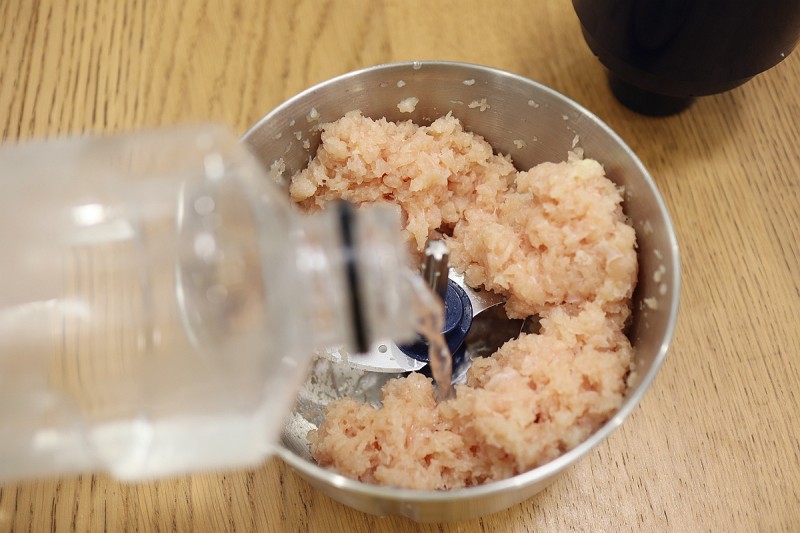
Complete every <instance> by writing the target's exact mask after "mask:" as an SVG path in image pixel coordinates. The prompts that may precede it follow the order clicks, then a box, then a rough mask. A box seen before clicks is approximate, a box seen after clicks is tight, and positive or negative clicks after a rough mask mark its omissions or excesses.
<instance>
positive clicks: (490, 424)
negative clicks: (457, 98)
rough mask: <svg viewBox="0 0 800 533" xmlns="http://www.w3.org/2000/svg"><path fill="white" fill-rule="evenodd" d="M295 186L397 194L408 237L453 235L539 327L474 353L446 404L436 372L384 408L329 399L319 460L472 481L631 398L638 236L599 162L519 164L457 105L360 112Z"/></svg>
mask: <svg viewBox="0 0 800 533" xmlns="http://www.w3.org/2000/svg"><path fill="white" fill-rule="evenodd" d="M290 193H291V195H292V197H293V199H294V200H295V201H297V202H299V203H300V204H301V205H302V206H303V207H305V208H306V209H309V210H314V209H318V208H321V207H323V206H324V205H325V204H326V203H327V202H329V201H331V200H334V199H346V200H349V201H351V202H354V203H356V204H363V203H373V202H382V201H389V202H394V203H396V204H398V205H399V206H400V208H401V210H402V211H403V213H404V214H405V217H406V218H405V220H406V225H405V231H406V234H407V237H408V240H409V242H410V244H411V245H412V246H413V247H415V248H416V249H417V250H421V249H422V248H423V247H424V246H425V243H426V242H427V240H428V238H429V237H431V236H432V235H436V234H437V232H444V233H447V234H451V236H450V237H448V244H449V245H450V248H451V261H452V262H453V265H454V266H455V267H457V268H459V269H461V270H463V271H464V272H465V275H466V280H467V282H468V283H469V284H470V285H472V286H484V287H485V288H486V289H489V290H493V291H496V292H500V293H502V294H504V295H505V296H506V297H507V298H508V301H507V304H506V311H507V312H508V314H509V315H510V316H514V317H524V316H530V315H539V316H540V317H541V324H542V328H541V331H540V333H539V334H530V335H522V336H521V337H520V338H519V339H515V340H513V341H510V342H508V343H506V344H505V345H504V346H503V347H502V348H500V350H498V351H497V352H496V353H495V354H494V355H493V356H492V357H489V358H485V359H479V360H477V361H475V362H474V363H473V367H472V368H471V369H470V372H469V374H468V381H467V384H466V385H460V386H458V387H457V388H456V397H455V398H454V399H452V400H448V401H445V402H442V403H440V404H438V405H437V404H436V402H435V401H434V396H433V385H432V383H431V381H430V380H429V379H428V378H425V377H424V376H422V375H420V374H411V375H410V376H408V377H407V378H403V379H397V380H392V381H390V382H389V383H387V384H386V385H385V386H384V389H383V403H382V407H381V408H377V409H376V408H374V407H372V406H370V405H366V404H362V403H359V402H357V401H355V400H352V399H350V398H344V399H342V400H339V401H337V402H334V403H332V404H331V405H330V406H329V407H328V410H327V412H326V421H325V422H324V423H323V424H322V425H321V426H320V427H319V429H318V430H317V431H314V432H311V433H310V434H309V440H310V442H311V451H312V455H313V456H314V458H315V460H316V461H317V462H318V463H319V464H320V465H322V466H326V467H332V468H334V469H336V470H337V471H339V472H341V473H342V474H344V475H347V476H349V477H352V478H354V479H358V480H361V481H365V482H369V483H378V484H384V485H392V486H398V487H405V488H416V489H441V490H443V489H451V488H457V487H464V486H473V485H477V484H480V483H484V482H487V481H491V480H497V479H503V478H507V477H510V476H513V475H515V474H518V473H521V472H524V471H526V470H529V469H531V468H534V467H536V466H538V465H541V464H543V463H545V462H547V461H550V460H552V459H554V458H555V457H558V456H559V455H560V454H562V453H564V452H565V451H567V450H569V449H571V448H573V447H574V446H576V445H577V444H579V443H580V442H582V441H583V440H584V439H586V438H587V437H588V436H589V435H590V434H591V433H592V432H594V431H595V430H597V428H599V427H600V426H601V425H602V424H603V423H604V422H605V421H606V420H608V418H609V417H610V416H611V415H613V413H614V412H615V411H616V410H617V409H618V408H619V406H620V405H621V403H622V398H623V395H624V393H625V383H626V376H627V375H628V373H629V372H630V370H631V359H632V350H631V346H630V343H629V341H628V339H627V338H626V337H625V335H624V334H623V333H622V327H623V326H624V323H625V321H626V319H627V318H628V315H629V306H630V297H631V294H632V291H633V287H634V284H635V280H636V273H637V259H636V252H635V246H636V243H635V234H634V231H633V229H632V228H631V227H630V225H629V224H628V223H627V221H626V219H625V216H624V215H623V213H622V208H621V203H622V197H621V195H620V192H619V191H618V190H617V188H616V187H615V186H614V184H613V183H612V182H611V181H609V180H608V179H607V178H606V177H605V175H604V172H603V168H602V166H601V165H600V164H599V163H597V162H596V161H593V160H588V159H587V160H583V159H580V158H578V157H576V156H575V155H574V154H570V157H569V158H568V160H567V161H565V162H561V163H543V164H541V165H538V166H536V167H534V168H532V169H530V170H528V171H524V172H517V171H516V170H515V169H514V167H513V164H512V162H511V161H510V159H509V158H507V157H504V156H501V155H496V154H494V153H493V151H492V148H491V146H490V145H489V144H488V143H487V142H486V141H485V140H483V139H482V138H481V137H479V136H477V135H475V134H472V133H468V132H465V131H464V130H463V128H462V126H461V124H460V122H459V121H458V120H457V119H455V118H453V117H452V116H450V115H448V116H445V117H442V118H440V119H438V120H436V121H435V122H433V123H432V124H431V125H430V126H427V127H424V126H423V127H420V126H417V125H414V124H412V123H411V122H400V123H392V122H387V121H386V120H377V121H376V120H371V119H368V118H365V117H363V116H362V115H361V114H360V113H359V112H357V111H355V112H351V113H348V114H347V115H345V117H343V118H342V119H340V120H338V121H336V122H334V123H331V124H326V125H324V126H323V132H322V144H321V145H320V148H319V150H318V152H317V155H316V157H315V158H314V159H313V160H312V161H311V163H310V165H309V167H308V168H307V169H306V170H303V171H302V172H300V173H298V174H297V175H295V176H294V177H293V179H292V183H291V185H290Z"/></svg>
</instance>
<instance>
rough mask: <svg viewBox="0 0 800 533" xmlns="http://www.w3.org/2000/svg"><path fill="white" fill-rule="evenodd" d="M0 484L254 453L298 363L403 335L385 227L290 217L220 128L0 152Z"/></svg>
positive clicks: (397, 254) (390, 230)
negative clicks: (318, 352) (331, 349)
mask: <svg viewBox="0 0 800 533" xmlns="http://www.w3.org/2000/svg"><path fill="white" fill-rule="evenodd" d="M0 245H2V253H3V260H2V266H0V480H9V479H19V478H27V477H33V476H43V475H45V476H49V475H54V474H59V473H67V472H83V471H98V470H99V471H107V472H110V473H111V474H112V475H114V476H116V477H118V478H122V479H141V478H148V477H155V476H164V475H172V474H177V473H183V472H190V471H198V470H207V469H214V468H230V467H237V466H243V465H248V464H254V463H257V462H259V461H260V460H262V459H263V458H264V457H265V456H266V455H268V454H269V450H270V447H271V445H272V444H273V443H274V442H276V441H277V437H278V434H279V431H280V428H281V425H282V422H283V417H284V415H285V414H286V413H287V412H288V408H289V405H290V402H291V401H292V400H293V398H294V394H295V390H296V387H297V386H299V384H300V382H301V381H302V380H303V378H304V377H305V375H306V371H307V368H308V366H309V365H310V360H311V358H312V354H313V352H314V348H316V347H323V346H329V345H344V346H346V347H349V348H350V349H352V350H356V351H358V350H359V349H363V348H364V347H365V345H366V344H368V343H370V342H372V341H374V340H376V339H379V338H391V339H396V340H398V341H405V340H410V339H412V338H413V337H414V327H415V322H416V318H415V317H414V316H413V315H412V313H413V309H414V306H413V305H412V299H413V295H412V292H413V291H412V289H411V285H410V284H409V283H408V277H407V270H406V266H405V265H406V264H407V262H406V259H405V257H404V248H403V246H402V243H401V240H400V237H399V221H398V220H397V217H396V213H394V212H392V211H387V210H383V209H380V208H372V209H367V210H359V211H357V212H353V211H351V210H350V209H349V208H347V207H346V206H339V207H337V208H335V209H330V210H326V211H324V212H320V213H317V214H314V215H311V216H306V215H300V214H298V213H296V212H295V211H294V210H293V209H292V206H291V205H290V202H289V201H288V199H287V195H286V192H285V191H283V190H281V188H280V187H279V186H278V185H277V184H276V183H274V182H273V181H271V180H270V179H269V178H268V177H267V175H266V173H265V172H264V170H263V169H262V168H261V167H260V166H259V165H258V163H256V161H255V159H254V158H253V157H251V155H250V154H249V153H248V152H247V150H246V148H245V147H244V146H242V145H241V144H240V143H239V142H237V140H236V138H235V137H234V136H232V135H231V134H230V133H229V132H228V131H227V130H226V129H225V128H222V127H217V126H195V127H187V128H175V129H170V130H163V131H158V132H151V133H144V134H143V133H137V134H135V135H129V136H121V137H111V138H104V139H97V138H94V139H91V138H90V139H86V138H84V139H72V140H62V141H48V142H40V143H31V144H23V145H19V146H6V147H2V148H0Z"/></svg>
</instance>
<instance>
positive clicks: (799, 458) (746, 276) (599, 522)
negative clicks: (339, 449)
mask: <svg viewBox="0 0 800 533" xmlns="http://www.w3.org/2000/svg"><path fill="white" fill-rule="evenodd" d="M499 5H500V3H499V2H486V1H477V0H470V1H466V0H465V1H462V2H454V1H453V2H446V1H423V0H414V1H410V0H409V1H401V0H385V1H379V0H374V1H369V0H363V1H358V0H350V1H332V0H325V1H323V0H319V1H316V0H301V1H296V0H242V1H224V0H218V1H215V0H205V1H200V0H197V1H184V2H180V1H172V0H166V1H160V2H155V1H153V2H150V1H145V0H136V1H129V2H121V1H120V2H113V1H110V2H109V1H102V0H85V1H69V2H63V1H60V0H39V1H18V0H0V138H2V139H3V140H6V141H10V140H16V139H29V138H32V137H45V136H54V135H64V134H71V133H82V132H116V131H120V130H130V129H135V128H142V127H148V126H158V125H166V124H174V123H181V122H190V121H201V120H209V119H210V120H217V121H222V122H225V123H228V124H230V125H231V126H233V127H234V128H236V129H237V130H238V131H244V130H245V129H246V128H247V127H248V126H249V125H250V124H252V123H253V122H255V121H256V120H257V119H258V118H259V117H261V116H262V115H263V114H265V113H266V112H267V111H269V110H270V109H271V108H272V107H274V106H275V105H277V104H278V103H280V102H281V101H283V100H284V99H286V98H287V97H289V96H291V95H293V94H295V93H297V92H298V91H300V90H302V89H304V88H306V87H308V86H310V85H312V84H314V83H316V82H319V81H322V80H324V79H327V78H329V77H332V76H334V75H337V74H341V73H343V72H346V71H349V70H352V69H356V68H360V67H364V66H369V65H373V64H377V63H382V62H389V61H398V60H412V59H448V60H462V61H469V62H475V63H482V64H486V65H492V66H495V67H499V68H501V69H506V70H509V71H512V72H515V73H519V74H522V75H524V76H528V77H530V78H533V79H536V80H538V81H540V82H543V83H544V84H546V85H549V86H551V87H553V88H555V89H557V90H559V91H561V92H563V93H565V94H567V95H568V96H570V97H572V98H574V99H575V100H577V101H578V102H580V103H582V104H583V105H585V106H586V107H588V108H589V109H591V110H592V111H594V112H595V113H596V114H598V115H599V116H600V117H601V118H602V119H603V120H605V121H606V122H607V123H608V124H609V125H610V126H611V127H612V128H613V129H615V130H616V131H617V132H618V133H619V134H620V135H621V136H622V137H623V138H624V139H625V140H626V141H627V142H628V143H629V144H630V145H631V147H632V148H633V149H634V150H635V151H636V152H637V153H638V154H639V156H640V157H641V159H642V160H643V162H644V164H645V165H646V166H647V167H648V168H649V170H650V171H651V173H652V175H653V176H654V177H655V180H656V182H657V183H658V185H659V187H660V188H661V191H662V193H663V195H664V197H665V199H666V202H667V204H668V206H669V208H670V210H671V212H672V214H673V217H674V221H675V224H676V226H677V232H678V238H679V242H680V246H681V252H682V259H683V273H684V286H683V298H682V307H681V315H680V320H679V324H678V328H677V333H676V336H675V341H674V343H673V346H672V350H671V352H670V355H669V357H668V359H667V362H666V364H665V366H664V367H663V369H662V371H661V373H660V375H659V377H658V379H657V380H656V381H655V383H654V385H653V387H652V388H651V389H650V391H649V392H648V394H647V395H646V397H645V399H644V401H643V402H642V403H641V405H640V407H639V408H638V409H637V410H636V411H635V413H634V414H633V416H632V417H631V418H630V419H629V420H628V421H627V422H626V423H625V424H624V425H623V427H622V428H621V429H619V430H617V431H616V432H615V433H614V434H613V435H612V436H611V438H609V439H608V440H607V441H606V442H605V443H604V444H603V445H601V446H599V447H598V448H597V449H596V450H595V451H593V452H592V453H591V454H590V456H588V457H587V458H585V459H584V460H582V461H580V462H579V463H578V464H577V465H576V466H575V467H573V468H572V469H571V470H569V472H568V473H567V474H566V475H564V476H563V477H562V478H560V479H559V480H558V481H557V482H556V483H555V484H554V485H553V486H552V487H551V488H549V489H548V490H547V491H545V492H544V493H542V494H540V495H538V496H537V497H534V498H532V499H531V500H529V501H526V502H524V503H522V504H520V505H517V506H516V507H514V508H512V509H509V510H507V511H504V512H500V513H497V514H495V515H492V516H487V517H484V518H482V519H480V520H472V521H469V522H463V523H454V524H444V525H441V526H437V525H422V526H420V525H416V524H414V523H412V522H410V521H408V520H407V519H404V518H399V517H388V518H377V517H373V516H368V515H364V514H362V513H359V512H356V511H354V510H352V509H349V508H347V507H345V506H343V505H340V504H339V503H336V502H334V501H332V500H331V499H329V498H328V497H326V496H323V495H321V494H320V493H318V492H316V491H315V490H313V489H312V488H311V487H310V486H309V485H307V484H306V483H305V482H303V481H302V480H301V479H300V478H298V477H297V476H296V475H295V474H294V473H293V471H291V470H290V469H288V468H287V467H286V466H285V465H283V464H282V463H280V462H278V461H275V460H273V461H269V462H267V463H266V464H265V465H263V466H262V467H260V468H257V469H254V470H251V471H245V472H229V473H224V474H218V475H197V476H192V477H186V478H181V479H175V480H168V481H160V482H152V483H146V484H141V485H125V484H120V483H118V482H116V481H114V480H112V479H110V478H108V477H106V476H103V475H94V476H91V475H85V476H81V477H67V478H63V479H51V480H42V481H32V482H25V483H19V484H16V485H10V484H6V485H4V486H0V531H10V530H13V531H34V532H39V531H46V530H58V531H72V530H78V531H100V530H108V531H125V530H137V531H138V530H143V531H149V530H164V531H172V530H180V531H226V530H227V531H233V530H236V531H248V530H259V531H374V532H379V531H381V532H383V531H443V532H455V531H529V530H534V529H549V530H553V529H558V530H572V529H581V530H592V531H594V530H608V531H614V530H618V529H627V530H629V529H637V530H639V529H641V530H676V531H695V530H712V529H713V530H720V531H726V530H741V531H746V530H750V531H754V530H765V531H766V530H791V529H794V530H797V529H798V528H800V444H799V443H798V437H799V436H800V430H798V426H799V425H800V392H798V391H800V325H799V324H800V214H798V212H799V211H800V148H798V139H800V128H798V125H797V124H798V120H799V119H800V91H798V86H800V53H797V52H796V53H795V54H793V55H791V56H790V57H789V58H788V59H787V60H786V61H785V62H783V63H782V64H780V65H779V66H778V67H776V68H775V69H773V70H771V71H769V72H767V73H766V74H764V75H762V76H759V77H757V78H756V79H755V80H753V81H751V82H750V83H748V84H747V85H745V86H743V87H741V88H739V89H736V90H734V91H732V92H730V93H727V94H724V95H721V96H715V97H707V98H703V99H702V100H700V101H699V102H697V104H696V105H695V106H694V107H692V108H691V109H690V110H688V111H687V112H684V113H683V114H680V115H678V116H673V117H669V118H661V119H655V118H646V117H643V116H639V115H636V114H634V113H632V112H630V111H628V110H626V109H624V108H623V107H621V106H620V105H619V104H618V103H617V102H616V101H615V100H614V98H613V97H612V96H611V94H610V92H609V90H608V87H607V86H606V84H605V82H604V78H603V69H602V67H601V66H600V65H599V63H598V62H597V61H596V60H595V58H594V57H593V56H592V54H591V53H590V52H589V50H588V48H587V47H586V45H585V44H584V42H583V40H582V38H581V34H580V30H579V26H578V23H577V20H576V17H575V16H574V13H573V12H572V9H571V7H570V3H569V2H567V1H566V0H562V1H560V2H556V1H552V2H551V1H548V2H544V1H540V2H537V1H532V0H518V1H510V2H504V3H503V5H504V6H505V7H503V8H502V9H501V8H499V7H498V6H499ZM0 268H2V267H0ZM0 460H2V458H0Z"/></svg>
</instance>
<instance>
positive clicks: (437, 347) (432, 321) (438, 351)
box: [411, 276, 455, 402]
mask: <svg viewBox="0 0 800 533" xmlns="http://www.w3.org/2000/svg"><path fill="white" fill-rule="evenodd" d="M411 285H412V288H413V292H414V296H415V298H414V307H415V310H416V312H417V316H418V317H419V324H418V326H417V330H418V332H419V334H420V335H422V336H423V337H424V338H425V340H426V341H427V343H428V360H429V363H428V364H429V365H430V367H431V373H432V374H433V379H434V381H435V382H436V401H437V402H440V401H443V400H447V399H449V398H452V397H453V395H454V392H455V390H454V389H453V386H452V384H451V381H452V379H453V356H452V354H451V353H450V348H449V347H448V346H447V342H445V338H444V335H443V334H442V330H443V329H444V306H443V304H442V301H441V299H439V297H438V296H436V295H435V294H434V293H433V292H432V291H431V289H430V288H429V287H428V286H427V285H426V284H425V282H424V281H422V278H419V277H418V276H411Z"/></svg>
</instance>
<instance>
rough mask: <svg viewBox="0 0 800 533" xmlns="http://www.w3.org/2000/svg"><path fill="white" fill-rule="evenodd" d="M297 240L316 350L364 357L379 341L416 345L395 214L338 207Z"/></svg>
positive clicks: (303, 227)
mask: <svg viewBox="0 0 800 533" xmlns="http://www.w3.org/2000/svg"><path fill="white" fill-rule="evenodd" d="M292 239H293V240H294V241H295V246H294V247H293V248H294V250H295V251H296V265H297V271H298V274H299V278H298V282H299V283H300V284H302V288H303V291H304V293H305V295H306V297H305V298H304V301H305V306H304V312H305V316H306V318H307V320H305V321H304V322H306V324H307V326H308V335H309V336H310V337H311V338H312V342H313V345H314V348H321V347H332V346H343V347H344V348H345V349H346V350H347V351H349V352H351V353H364V352H366V351H367V350H368V349H369V347H370V346H371V345H372V344H373V343H374V342H376V341H377V340H378V339H384V338H390V339H393V340H395V341H400V342H402V341H408V340H410V339H413V338H414V335H415V326H416V323H417V317H416V316H415V314H414V305H413V299H414V295H413V289H412V286H411V284H409V281H408V279H409V278H408V258H407V257H406V250H405V245H404V243H403V242H402V239H401V233H400V223H399V216H398V212H397V210H396V209H392V208H391V207H388V206H370V207H366V208H361V209H357V210H356V209H355V208H353V207H352V206H351V205H349V204H347V203H344V202H342V203H337V204H334V205H332V206H331V207H330V208H329V209H327V210H325V211H322V212H319V213H315V214H313V215H310V216H307V217H302V218H301V223H300V224H299V227H298V230H297V231H296V232H295V233H294V234H293V235H292Z"/></svg>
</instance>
